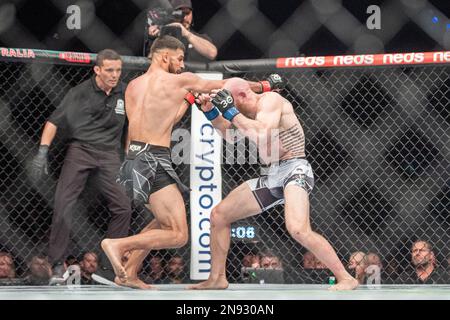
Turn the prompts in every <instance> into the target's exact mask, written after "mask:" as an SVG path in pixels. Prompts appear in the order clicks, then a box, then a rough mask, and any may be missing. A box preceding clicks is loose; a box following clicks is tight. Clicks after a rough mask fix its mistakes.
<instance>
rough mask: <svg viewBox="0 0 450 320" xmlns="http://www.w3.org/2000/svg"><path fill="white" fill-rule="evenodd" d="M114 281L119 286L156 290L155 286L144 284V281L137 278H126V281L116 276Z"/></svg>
mask: <svg viewBox="0 0 450 320" xmlns="http://www.w3.org/2000/svg"><path fill="white" fill-rule="evenodd" d="M114 282H115V283H116V284H118V285H120V286H124V287H129V288H134V289H143V290H150V289H154V290H156V287H154V286H152V285H149V284H146V283H145V282H144V281H142V280H140V279H138V278H133V279H130V278H128V279H127V280H126V281H122V280H120V279H119V277H116V278H115V279H114Z"/></svg>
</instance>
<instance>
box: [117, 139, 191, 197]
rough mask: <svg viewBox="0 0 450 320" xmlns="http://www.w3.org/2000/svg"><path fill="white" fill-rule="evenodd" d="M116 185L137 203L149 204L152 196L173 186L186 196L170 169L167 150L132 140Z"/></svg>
mask: <svg viewBox="0 0 450 320" xmlns="http://www.w3.org/2000/svg"><path fill="white" fill-rule="evenodd" d="M117 182H118V183H120V184H121V185H123V186H124V187H125V190H126V192H127V195H128V196H129V197H130V198H131V199H132V200H133V201H135V203H138V204H146V203H148V198H149V196H150V195H151V194H152V193H154V192H156V191H158V190H160V189H162V188H164V187H166V186H168V185H171V184H174V183H175V184H177V186H178V189H179V190H180V192H181V193H182V195H183V196H186V195H187V194H188V193H189V188H188V187H186V186H185V185H184V184H183V183H182V182H181V180H180V178H179V177H178V175H177V174H176V172H175V170H174V169H173V167H172V161H171V158H170V148H167V147H162V146H155V145H150V144H147V143H143V142H138V141H131V143H130V146H129V147H128V154H127V157H126V159H125V161H124V162H123V164H122V166H121V168H120V171H119V177H118V179H117Z"/></svg>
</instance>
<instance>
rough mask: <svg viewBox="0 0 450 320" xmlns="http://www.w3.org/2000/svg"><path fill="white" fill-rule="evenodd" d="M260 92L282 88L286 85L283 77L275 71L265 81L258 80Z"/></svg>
mask: <svg viewBox="0 0 450 320" xmlns="http://www.w3.org/2000/svg"><path fill="white" fill-rule="evenodd" d="M259 83H260V84H261V92H269V91H272V90H277V89H283V88H284V86H285V85H286V84H285V83H284V80H283V78H281V76H280V75H279V74H277V73H272V74H271V75H270V76H269V78H267V80H265V81H260V82H259Z"/></svg>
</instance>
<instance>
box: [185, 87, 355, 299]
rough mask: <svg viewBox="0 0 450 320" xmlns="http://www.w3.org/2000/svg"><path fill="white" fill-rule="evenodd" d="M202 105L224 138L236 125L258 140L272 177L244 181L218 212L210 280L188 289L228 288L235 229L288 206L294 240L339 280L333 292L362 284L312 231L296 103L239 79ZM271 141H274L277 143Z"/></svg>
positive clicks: (309, 181) (308, 174) (308, 172)
mask: <svg viewBox="0 0 450 320" xmlns="http://www.w3.org/2000/svg"><path fill="white" fill-rule="evenodd" d="M211 98H212V100H211ZM209 100H210V101H209ZM197 102H198V104H201V109H202V111H203V112H204V113H205V115H206V117H207V118H208V119H210V120H211V122H212V124H213V126H214V127H215V128H216V129H217V130H218V131H219V133H220V134H221V136H222V137H227V132H226V130H227V129H230V128H231V127H232V126H234V127H236V128H237V129H238V130H239V131H240V132H241V133H242V134H243V135H245V136H247V137H248V138H249V139H250V140H252V141H254V142H255V143H256V144H257V146H258V150H259V153H260V155H265V159H263V160H265V162H268V163H270V169H269V172H268V175H267V176H261V177H259V178H255V179H252V180H249V181H246V182H244V183H243V184H241V185H240V186H238V187H237V188H236V189H234V190H233V191H231V193H230V194H229V195H228V196H227V197H226V198H225V199H224V200H222V201H221V202H220V203H219V204H218V205H217V206H216V207H214V208H213V210H212V212H211V234H210V236H211V244H210V246H211V259H212V261H211V272H210V275H209V278H208V280H206V281H204V282H201V283H198V284H196V285H193V286H190V287H188V289H225V288H227V287H228V281H227V278H226V259H227V252H228V250H229V247H230V224H231V223H232V222H235V221H237V220H240V219H243V218H246V217H249V216H253V215H256V214H259V213H261V212H263V211H265V210H267V209H269V208H272V207H273V206H275V205H277V204H283V203H284V205H285V210H284V211H285V221H286V227H287V230H288V232H289V233H290V235H291V236H292V237H293V238H294V239H295V240H296V241H297V242H299V243H300V244H301V245H302V246H304V247H305V248H306V249H308V250H309V251H311V252H312V253H313V254H314V255H315V256H316V257H317V258H318V259H320V261H322V262H323V263H324V264H325V265H326V266H327V267H328V268H329V269H330V270H331V271H332V272H333V273H334V275H335V276H336V278H337V282H338V283H337V285H334V286H332V287H331V288H330V289H331V290H351V289H354V288H355V287H356V286H357V285H358V281H357V280H356V279H354V278H353V277H352V276H351V275H350V274H349V273H348V272H347V271H346V270H345V267H344V266H343V264H342V263H341V262H340V261H339V258H338V257H337V255H336V253H335V251H334V250H333V248H332V247H331V245H330V244H329V243H328V241H327V240H326V239H325V238H324V237H322V236H321V235H319V234H317V233H316V232H314V231H312V230H311V225H310V219H309V193H310V192H311V190H312V189H313V186H314V176H313V171H312V168H311V166H310V164H309V163H308V161H307V160H306V159H305V136H304V133H303V128H302V126H301V125H300V122H299V120H298V119H297V116H296V114H295V113H294V109H293V107H292V104H291V103H290V102H289V101H287V100H286V99H284V98H283V97H282V96H281V95H279V94H278V93H276V92H268V93H263V94H255V93H254V92H252V91H251V90H250V87H249V86H248V84H247V82H246V81H244V80H242V79H238V78H233V79H230V80H228V81H227V82H226V84H225V86H224V90H221V91H218V92H217V91H215V92H214V93H213V94H212V95H211V97H209V96H207V95H202V96H200V97H199V99H198V100H197ZM211 114H214V115H215V116H214V117H213V116H211ZM274 132H275V135H274V134H273V133H274ZM271 136H275V142H274V141H273V139H272V140H271V139H270V137H271ZM273 145H278V147H276V150H278V152H275V153H270V152H268V151H269V150H271V148H272V147H273Z"/></svg>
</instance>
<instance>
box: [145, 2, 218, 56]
mask: <svg viewBox="0 0 450 320" xmlns="http://www.w3.org/2000/svg"><path fill="white" fill-rule="evenodd" d="M169 2H170V4H171V5H172V7H173V9H174V10H181V11H182V12H183V19H182V21H181V22H174V23H170V24H168V25H166V26H164V27H162V28H161V27H159V26H156V25H153V26H151V25H150V26H148V35H147V36H146V38H147V39H146V41H145V44H144V45H145V48H144V50H145V52H144V55H145V56H148V54H149V52H150V47H151V45H152V43H153V41H154V40H155V39H156V38H157V37H158V36H160V35H164V34H170V35H172V36H175V34H174V33H167V32H165V30H168V29H171V28H174V27H176V28H180V29H181V37H180V38H179V40H181V42H183V44H184V45H185V47H186V53H185V57H184V61H195V62H208V61H211V60H214V59H215V58H216V56H217V48H216V46H215V45H214V44H213V43H212V40H211V38H210V37H209V36H207V35H206V34H199V33H197V32H195V31H194V30H192V25H193V18H194V13H193V9H192V3H191V0H170V1H169ZM167 27H169V28H167ZM177 38H178V37H177Z"/></svg>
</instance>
